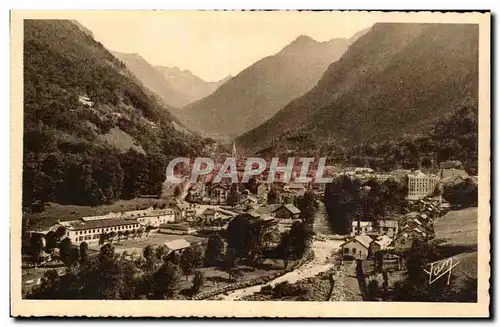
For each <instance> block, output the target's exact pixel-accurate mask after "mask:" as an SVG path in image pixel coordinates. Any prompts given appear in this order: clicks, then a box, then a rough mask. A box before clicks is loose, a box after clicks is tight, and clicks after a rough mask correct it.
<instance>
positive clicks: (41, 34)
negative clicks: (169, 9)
mask: <svg viewBox="0 0 500 327" xmlns="http://www.w3.org/2000/svg"><path fill="white" fill-rule="evenodd" d="M23 58H24V66H23V69H24V124H23V128H24V133H23V154H24V155H23V185H22V186H23V205H24V207H25V208H29V207H30V206H31V204H32V203H33V202H35V201H41V202H44V201H54V202H59V203H63V204H78V205H99V204H103V203H110V202H113V201H114V200H116V199H119V198H130V197H134V196H136V195H137V194H141V193H145V194H159V193H160V192H161V182H163V181H164V180H165V178H164V177H165V176H164V175H165V168H166V162H167V160H170V159H172V158H173V157H177V156H194V155H197V154H199V153H200V152H201V151H202V150H203V148H204V146H205V145H206V144H207V142H208V143H210V142H211V141H210V140H205V139H202V138H201V137H199V136H198V135H195V134H191V133H183V132H180V131H178V130H176V128H175V127H174V125H173V123H172V121H174V120H175V119H174V118H173V117H172V116H171V115H170V113H169V111H168V110H167V109H166V108H164V106H163V105H162V104H161V103H160V102H159V101H158V100H157V99H156V98H155V97H154V96H152V95H151V94H149V93H148V92H147V91H145V90H144V89H143V88H142V87H141V86H140V85H139V84H137V83H136V82H135V81H134V80H132V79H131V77H130V76H129V75H127V74H124V73H123V70H124V69H125V66H124V64H123V63H121V62H120V61H119V60H117V59H116V58H115V57H114V56H113V55H112V54H111V53H109V51H107V50H106V49H105V48H104V47H103V46H102V45H101V44H99V43H97V42H96V41H95V40H93V38H92V37H91V36H89V35H87V34H85V33H83V32H82V31H81V30H80V29H79V28H78V27H77V26H76V25H74V24H73V23H72V22H70V21H65V20H27V21H25V23H24V52H23ZM82 95H86V96H88V97H89V98H90V99H91V101H92V102H93V103H94V104H93V105H92V106H88V105H85V104H82V103H80V102H79V99H78V97H79V96H82ZM148 122H149V123H153V124H154V125H155V127H156V128H152V127H151V126H150V124H148ZM111 128H119V129H121V130H122V131H124V132H126V133H127V134H129V135H130V136H131V137H132V138H133V139H134V140H135V141H136V144H135V148H136V149H137V151H133V150H130V151H128V152H125V153H123V152H121V151H119V150H117V149H116V148H112V147H110V146H107V145H106V143H104V142H103V141H102V140H101V139H100V138H99V136H100V135H103V134H106V133H108V132H109V131H110V129H111ZM141 149H142V150H143V151H142V150H141ZM37 208H39V207H37Z"/></svg>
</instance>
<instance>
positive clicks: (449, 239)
mask: <svg viewBox="0 0 500 327" xmlns="http://www.w3.org/2000/svg"><path fill="white" fill-rule="evenodd" d="M477 218H478V212H477V208H467V209H463V210H456V211H450V212H448V213H447V214H445V215H444V216H442V217H440V218H438V219H437V220H436V222H435V223H434V232H435V234H436V239H440V240H443V241H445V243H443V244H449V245H454V246H474V245H475V246H477V230H478V226H477Z"/></svg>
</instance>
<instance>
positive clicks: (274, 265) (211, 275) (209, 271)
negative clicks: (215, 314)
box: [179, 259, 292, 296]
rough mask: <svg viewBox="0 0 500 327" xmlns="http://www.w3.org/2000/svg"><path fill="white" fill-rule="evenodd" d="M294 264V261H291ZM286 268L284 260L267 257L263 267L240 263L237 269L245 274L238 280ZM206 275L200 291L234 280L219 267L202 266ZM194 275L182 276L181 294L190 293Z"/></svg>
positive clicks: (219, 286)
mask: <svg viewBox="0 0 500 327" xmlns="http://www.w3.org/2000/svg"><path fill="white" fill-rule="evenodd" d="M290 264H292V263H290ZM283 268H284V266H283V261H282V260H271V259H266V260H265V261H264V263H263V265H262V268H255V267H248V266H245V265H238V266H237V269H238V270H239V271H240V272H241V273H242V274H243V275H242V276H241V277H240V278H238V280H237V281H238V282H241V281H246V280H251V279H256V278H262V277H266V276H272V275H274V274H275V273H276V272H277V271H279V270H282V269H283ZM199 270H200V271H202V272H203V273H204V275H205V284H204V285H203V287H202V288H201V290H200V293H202V292H207V291H209V290H211V289H214V288H222V287H224V286H226V285H230V284H233V283H234V282H233V281H231V280H230V278H229V274H228V273H227V272H226V271H224V270H222V269H220V268H218V267H207V268H200V269H199ZM192 279H193V276H189V278H188V279H187V280H186V277H185V276H183V277H182V278H181V282H180V285H179V288H180V290H181V292H180V295H181V296H186V295H189V289H190V288H191V287H192V285H193V282H192Z"/></svg>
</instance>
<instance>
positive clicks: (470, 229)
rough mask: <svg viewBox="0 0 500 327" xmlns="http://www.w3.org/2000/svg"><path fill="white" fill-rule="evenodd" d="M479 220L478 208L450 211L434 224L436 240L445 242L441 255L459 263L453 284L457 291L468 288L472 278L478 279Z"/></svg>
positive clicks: (454, 269)
mask: <svg viewBox="0 0 500 327" xmlns="http://www.w3.org/2000/svg"><path fill="white" fill-rule="evenodd" d="M477 219H478V211H477V208H467V209H463V210H457V211H450V212H448V213H447V214H446V215H444V216H443V217H440V218H439V219H438V220H437V221H436V222H435V223H434V231H435V234H436V239H439V240H441V241H443V243H441V244H440V245H439V251H440V253H441V254H442V255H443V256H444V257H451V258H453V262H454V263H458V264H457V266H456V267H455V268H453V274H452V276H453V279H452V282H451V285H452V287H453V288H454V289H455V290H459V289H463V288H464V287H466V286H467V284H466V283H467V282H468V280H469V279H470V278H472V279H476V278H477V271H478V266H477V264H478V252H477V238H478V225H477Z"/></svg>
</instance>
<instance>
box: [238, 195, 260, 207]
mask: <svg viewBox="0 0 500 327" xmlns="http://www.w3.org/2000/svg"><path fill="white" fill-rule="evenodd" d="M258 202H259V201H258V200H257V198H255V197H254V196H251V195H249V196H247V197H246V198H245V199H244V200H243V201H242V202H241V204H244V205H246V206H253V205H256V204H257V203H258Z"/></svg>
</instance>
